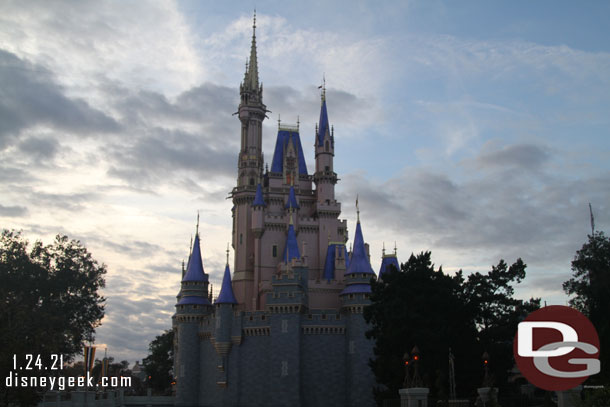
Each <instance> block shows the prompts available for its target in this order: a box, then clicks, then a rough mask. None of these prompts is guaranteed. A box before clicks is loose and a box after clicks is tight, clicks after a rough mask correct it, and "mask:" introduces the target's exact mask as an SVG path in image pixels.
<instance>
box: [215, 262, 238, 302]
mask: <svg viewBox="0 0 610 407" xmlns="http://www.w3.org/2000/svg"><path fill="white" fill-rule="evenodd" d="M227 255H228V251H227ZM215 304H237V300H236V299H235V294H233V285H232V284H231V269H230V268H229V263H228V262H227V265H226V267H225V273H224V276H223V277H222V285H221V287H220V293H219V294H218V298H216V302H215Z"/></svg>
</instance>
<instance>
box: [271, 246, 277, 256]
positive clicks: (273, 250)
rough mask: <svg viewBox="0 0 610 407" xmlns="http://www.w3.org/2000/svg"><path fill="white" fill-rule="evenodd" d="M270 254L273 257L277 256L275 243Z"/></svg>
mask: <svg viewBox="0 0 610 407" xmlns="http://www.w3.org/2000/svg"><path fill="white" fill-rule="evenodd" d="M271 255H272V256H273V257H277V245H276V244H274V245H273V247H271Z"/></svg>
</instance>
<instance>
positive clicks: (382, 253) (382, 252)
mask: <svg viewBox="0 0 610 407" xmlns="http://www.w3.org/2000/svg"><path fill="white" fill-rule="evenodd" d="M382 244H383V248H382V249H381V255H382V256H385V242H383V243H382Z"/></svg>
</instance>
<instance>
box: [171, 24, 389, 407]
mask: <svg viewBox="0 0 610 407" xmlns="http://www.w3.org/2000/svg"><path fill="white" fill-rule="evenodd" d="M254 22H255V24H254V26H253V35H252V46H251V50H250V58H249V64H248V65H247V67H246V73H245V76H244V80H243V82H242V83H241V85H240V104H239V110H238V114H239V121H240V124H241V148H240V151H239V155H238V160H237V185H236V186H235V187H234V188H233V190H232V191H231V197H232V199H233V208H232V218H233V231H232V247H233V250H234V260H235V261H234V264H233V273H231V270H230V267H229V262H228V259H229V251H228V250H227V265H226V268H225V271H224V277H223V281H222V286H221V289H220V293H219V295H218V297H217V298H216V300H215V301H213V299H212V294H211V292H210V290H209V287H208V285H209V283H208V275H207V274H206V273H205V271H204V268H203V263H202V253H201V249H200V238H199V234H198V233H196V235H195V239H194V241H193V247H192V250H191V255H190V257H189V261H188V265H187V267H186V268H184V267H183V271H182V282H181V289H180V292H179V293H178V296H177V304H176V313H175V314H174V316H173V317H172V320H173V329H174V332H175V337H174V341H175V342H174V355H175V362H174V363H175V365H174V376H175V379H176V405H177V406H218V407H220V406H222V407H225V406H226V407H229V406H261V407H263V406H265V407H267V406H291V407H299V406H303V407H305V406H311V407H314V406H315V407H319V406H350V407H351V406H354V407H356V406H367V407H370V406H373V405H374V400H373V386H374V384H375V379H374V376H373V374H372V372H371V369H370V368H369V365H368V362H369V359H370V358H371V357H372V356H373V344H372V342H371V341H369V340H368V339H366V336H365V332H366V331H367V325H366V323H365V321H364V319H363V317H362V310H363V308H364V307H365V306H366V305H367V304H368V303H369V301H370V300H369V294H370V292H371V287H370V281H371V278H373V279H375V278H376V277H377V276H376V274H375V272H374V271H373V269H372V267H371V263H370V258H369V253H368V245H367V244H365V242H364V238H363V234H362V227H361V225H360V219H359V215H358V222H357V223H356V228H355V234H354V238H353V242H352V249H351V252H348V250H347V247H346V243H347V241H348V230H347V221H346V220H343V219H339V216H340V214H341V204H340V203H339V202H338V201H337V200H336V198H335V185H336V184H337V180H338V178H337V174H336V173H335V171H334V167H333V159H334V155H335V138H334V129H333V128H332V127H331V126H330V125H329V120H328V112H327V102H326V90H325V88H323V89H322V102H321V108H320V121H319V123H318V125H317V127H316V131H315V138H314V143H315V148H314V153H315V172H314V173H313V174H310V173H309V172H308V169H307V165H306V162H305V152H304V151H303V147H302V144H301V136H300V134H299V127H298V125H297V126H286V125H281V124H280V126H279V128H278V133H277V139H276V143H275V149H274V151H273V158H272V160H271V163H270V164H271V165H270V168H269V165H268V164H266V163H265V161H264V155H263V151H262V140H263V134H262V123H263V120H264V119H265V114H266V113H267V112H268V110H267V108H266V106H265V104H264V103H263V85H262V83H259V77H258V62H257V54H256V17H255V20H254ZM389 264H394V265H395V266H396V267H398V261H397V259H396V251H394V253H393V254H388V255H386V254H385V253H384V255H383V258H382V264H381V269H380V271H379V275H380V276H381V274H382V273H383V272H384V270H385V269H386V267H388V265H389Z"/></svg>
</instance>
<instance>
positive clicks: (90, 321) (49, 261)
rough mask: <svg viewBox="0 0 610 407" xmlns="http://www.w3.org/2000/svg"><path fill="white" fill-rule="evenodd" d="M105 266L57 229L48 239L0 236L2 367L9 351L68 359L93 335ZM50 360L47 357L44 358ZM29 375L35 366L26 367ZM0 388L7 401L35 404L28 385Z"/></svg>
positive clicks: (7, 366)
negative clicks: (30, 240) (48, 241)
mask: <svg viewBox="0 0 610 407" xmlns="http://www.w3.org/2000/svg"><path fill="white" fill-rule="evenodd" d="M105 273H106V267H105V266H104V265H99V264H98V263H97V261H95V260H94V259H93V258H92V256H91V254H90V253H89V252H88V251H87V249H86V248H85V247H84V246H82V245H81V243H80V242H78V241H76V240H69V239H68V237H66V236H60V235H58V236H57V237H56V238H55V241H54V242H53V243H52V244H50V245H46V246H45V245H43V244H42V243H41V242H35V243H34V244H33V247H32V249H31V250H28V242H27V241H26V240H25V239H24V238H23V237H22V236H21V235H20V233H17V232H14V231H7V230H4V231H3V232H2V235H1V236H0V301H1V306H0V326H1V327H2V329H0V344H2V352H1V353H0V370H1V371H3V372H7V373H8V372H9V371H12V370H13V355H17V358H18V359H19V360H21V361H24V358H25V356H24V355H25V354H34V355H40V356H41V358H42V360H44V361H49V359H50V355H51V354H62V355H64V361H65V362H68V361H70V360H71V358H72V356H74V355H75V354H77V353H79V352H80V351H81V349H82V347H83V343H84V342H85V341H92V340H93V334H94V332H95V328H96V327H97V326H98V325H99V321H100V320H101V318H102V317H103V316H104V305H103V303H104V298H103V297H102V296H101V295H100V294H99V293H98V290H99V289H100V288H102V287H104V274H105ZM46 363H48V362H46ZM29 372H30V373H31V374H32V375H33V374H36V373H37V370H32V371H29ZM0 386H1V387H0V391H1V393H2V397H3V399H4V402H5V403H7V404H8V403H9V402H13V403H16V404H19V405H29V404H34V403H35V402H36V400H37V396H36V394H35V392H34V391H33V390H32V389H7V388H6V387H5V382H4V380H3V381H2V383H0Z"/></svg>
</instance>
